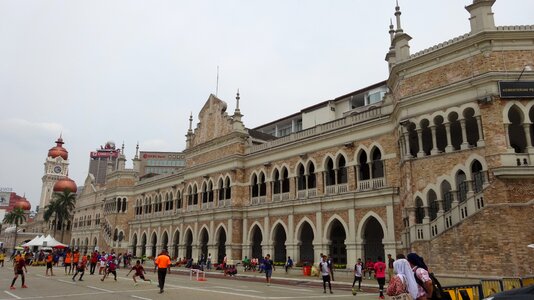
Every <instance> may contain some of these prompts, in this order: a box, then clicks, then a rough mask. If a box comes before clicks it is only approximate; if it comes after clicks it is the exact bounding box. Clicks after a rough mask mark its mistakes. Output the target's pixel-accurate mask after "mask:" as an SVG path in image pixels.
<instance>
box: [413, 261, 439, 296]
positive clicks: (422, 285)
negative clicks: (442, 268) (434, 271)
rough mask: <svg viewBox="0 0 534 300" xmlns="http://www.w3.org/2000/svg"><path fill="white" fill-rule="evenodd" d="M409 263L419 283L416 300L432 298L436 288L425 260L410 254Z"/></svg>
mask: <svg viewBox="0 0 534 300" xmlns="http://www.w3.org/2000/svg"><path fill="white" fill-rule="evenodd" d="M408 262H409V263H410V266H411V267H412V270H413V273H415V277H414V278H417V279H415V280H416V282H417V290H418V292H417V298H414V299H416V300H425V299H430V298H432V293H433V292H434V286H433V284H432V279H431V278H430V274H429V272H428V267H427V265H426V264H425V261H424V260H423V258H422V257H421V256H419V255H417V254H416V253H410V254H408Z"/></svg>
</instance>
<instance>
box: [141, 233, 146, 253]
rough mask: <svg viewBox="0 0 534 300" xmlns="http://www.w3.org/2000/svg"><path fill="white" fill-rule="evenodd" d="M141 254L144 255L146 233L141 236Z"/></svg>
mask: <svg viewBox="0 0 534 300" xmlns="http://www.w3.org/2000/svg"><path fill="white" fill-rule="evenodd" d="M141 256H146V233H143V237H142V238H141Z"/></svg>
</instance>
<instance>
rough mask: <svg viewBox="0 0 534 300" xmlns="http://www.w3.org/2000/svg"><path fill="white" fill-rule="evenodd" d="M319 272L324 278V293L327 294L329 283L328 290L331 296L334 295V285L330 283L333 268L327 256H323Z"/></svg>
mask: <svg viewBox="0 0 534 300" xmlns="http://www.w3.org/2000/svg"><path fill="white" fill-rule="evenodd" d="M319 271H320V272H321V276H322V277H323V289H324V291H323V293H325V294H326V283H328V288H329V289H330V294H333V293H334V292H332V283H331V282H330V274H331V271H332V267H331V266H330V263H329V262H328V258H327V257H326V255H323V258H322V259H321V262H320V263H319Z"/></svg>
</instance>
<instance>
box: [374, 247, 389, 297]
mask: <svg viewBox="0 0 534 300" xmlns="http://www.w3.org/2000/svg"><path fill="white" fill-rule="evenodd" d="M374 270H375V278H376V281H378V290H379V291H380V295H379V297H380V299H384V285H385V284H386V264H385V263H384V262H383V261H382V256H379V257H378V258H377V262H375V264H374Z"/></svg>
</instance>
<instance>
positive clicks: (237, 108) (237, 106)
mask: <svg viewBox="0 0 534 300" xmlns="http://www.w3.org/2000/svg"><path fill="white" fill-rule="evenodd" d="M235 99H236V100H237V104H236V109H235V110H239V99H241V98H240V97H239V89H237V96H236V97H235Z"/></svg>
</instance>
